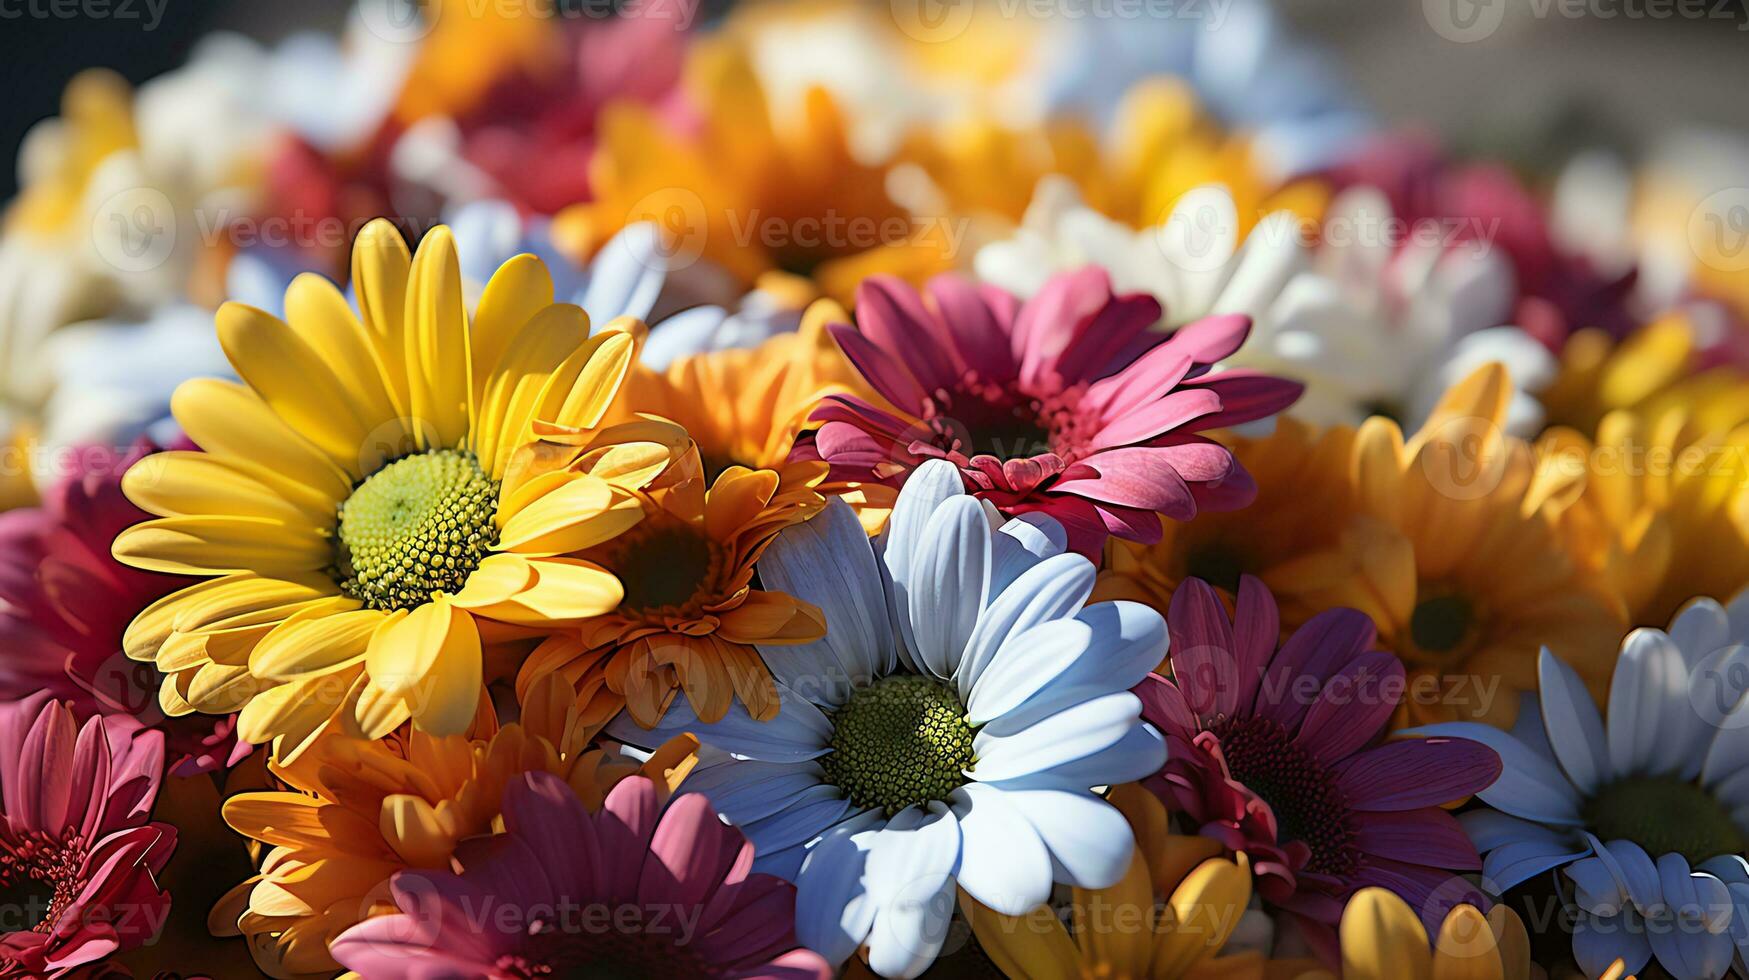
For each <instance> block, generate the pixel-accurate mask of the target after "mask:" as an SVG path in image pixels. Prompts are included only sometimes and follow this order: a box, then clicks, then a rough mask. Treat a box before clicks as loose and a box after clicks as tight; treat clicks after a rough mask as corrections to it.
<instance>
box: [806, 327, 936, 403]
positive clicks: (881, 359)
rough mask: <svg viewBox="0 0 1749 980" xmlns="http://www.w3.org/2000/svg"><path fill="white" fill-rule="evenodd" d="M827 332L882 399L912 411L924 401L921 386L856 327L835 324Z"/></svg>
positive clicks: (902, 366) (907, 371) (908, 372)
mask: <svg viewBox="0 0 1749 980" xmlns="http://www.w3.org/2000/svg"><path fill="white" fill-rule="evenodd" d="M826 329H827V331H828V332H830V333H831V334H832V339H833V340H836V341H838V348H839V349H840V350H842V351H844V356H845V357H848V358H850V363H851V365H853V366H854V367H855V368H856V370H857V372H858V373H859V374H861V375H862V376H863V378H864V380H866V381H868V383H869V384H870V385H871V386H873V388H874V390H876V391H878V392H880V393H881V397H882V398H885V399H886V400H887V401H890V402H892V403H893V404H894V405H898V406H900V407H901V408H907V409H910V410H912V411H917V410H919V409H920V408H921V407H922V405H923V402H924V399H925V398H926V395H925V393H924V390H923V387H922V386H921V385H919V384H918V383H917V379H916V378H914V377H912V376H911V372H910V371H909V370H907V369H906V368H905V366H904V365H902V364H900V363H899V362H898V361H896V360H894V359H893V357H892V355H890V354H888V353H887V352H886V351H884V350H882V349H881V348H879V347H877V346H875V345H874V343H872V342H871V341H870V340H869V339H868V338H867V337H864V336H863V335H862V334H860V333H857V331H856V328H855V327H850V326H846V325H844V324H842V323H834V324H832V325H831V326H828V327H827V328H826Z"/></svg>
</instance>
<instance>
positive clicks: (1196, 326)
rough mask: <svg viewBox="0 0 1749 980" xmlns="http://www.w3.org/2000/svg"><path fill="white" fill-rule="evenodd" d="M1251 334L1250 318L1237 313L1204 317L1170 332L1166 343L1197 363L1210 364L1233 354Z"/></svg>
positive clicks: (1176, 351) (1174, 350)
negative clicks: (1170, 334) (1169, 337)
mask: <svg viewBox="0 0 1749 980" xmlns="http://www.w3.org/2000/svg"><path fill="white" fill-rule="evenodd" d="M1250 333H1251V318H1250V317H1248V316H1245V315H1243V314H1240V313H1227V314H1221V315H1218V316H1205V317H1203V318H1202V319H1200V320H1195V321H1192V322H1190V323H1187V324H1185V325H1184V326H1182V327H1179V328H1178V329H1177V330H1174V331H1173V332H1172V337H1171V339H1169V340H1167V342H1166V346H1168V347H1170V348H1172V350H1173V352H1174V353H1178V354H1183V355H1185V356H1188V357H1190V358H1191V359H1193V360H1195V361H1196V362H1197V363H1198V364H1213V363H1215V362H1217V361H1223V360H1226V359H1227V358H1229V357H1232V356H1233V353H1234V352H1235V351H1237V350H1238V349H1239V348H1240V347H1241V346H1242V345H1243V344H1244V343H1245V338H1246V337H1247V336H1249V335H1250Z"/></svg>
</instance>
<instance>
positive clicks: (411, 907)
mask: <svg viewBox="0 0 1749 980" xmlns="http://www.w3.org/2000/svg"><path fill="white" fill-rule="evenodd" d="M504 830H505V832H504V833H502V834H497V835H494V836H490V837H477V838H474V839H472V840H469V841H464V842H463V843H462V845H461V847H460V848H459V849H458V851H457V853H456V860H457V861H458V862H459V863H460V864H461V866H462V871H461V873H460V874H451V873H449V872H447V871H402V872H400V873H399V874H397V875H395V877H394V879H393V881H392V882H391V884H390V891H391V893H392V894H393V896H394V900H395V905H396V907H397V908H399V909H400V911H399V912H398V913H395V914H390V915H386V916H379V917H377V918H374V919H368V920H366V921H364V922H361V923H359V924H358V925H356V926H353V927H352V928H350V929H348V930H346V931H345V932H344V933H342V934H340V936H339V937H338V938H336V939H335V940H334V942H333V943H332V944H330V946H329V952H331V953H332V954H333V955H334V958H335V959H336V960H338V961H340V963H341V964H342V965H344V966H345V967H347V968H348V969H350V970H355V971H357V972H358V973H359V974H361V975H363V976H367V977H371V978H373V980H387V978H390V977H408V978H412V977H439V976H444V977H450V976H454V977H479V978H489V980H525V978H529V977H546V976H625V977H646V976H647V977H656V976H686V977H771V978H783V980H825V978H827V977H830V976H831V970H830V968H829V967H828V966H827V965H826V961H825V960H823V959H821V958H820V957H819V955H818V954H815V953H812V952H810V951H808V950H805V949H800V948H797V946H796V940H795V903H796V890H795V886H794V885H791V884H790V883H789V882H786V881H783V880H782V879H779V878H774V877H771V876H770V875H763V874H749V873H748V869H750V868H751V867H752V866H753V845H752V844H751V843H749V842H748V841H747V838H746V837H744V836H742V834H741V832H740V831H739V830H736V829H735V828H733V827H730V826H728V825H727V824H724V823H723V822H722V821H720V820H718V819H717V814H716V811H715V810H713V809H711V806H710V803H709V802H708V801H707V800H706V799H705V798H704V797H703V796H700V795H698V794H696V793H693V794H687V795H684V796H679V797H676V798H675V799H674V800H673V801H672V802H671V803H670V804H669V805H668V807H667V809H666V810H663V809H662V808H661V807H659V806H658V804H657V796H656V790H655V787H654V786H653V785H652V784H651V782H650V781H649V780H648V779H645V778H643V777H637V776H634V777H632V778H629V779H626V780H624V781H622V782H621V783H620V784H619V785H618V786H615V787H614V789H613V792H611V793H609V794H608V796H607V800H606V802H605V803H604V805H603V806H602V809H601V812H600V813H597V814H590V813H589V812H588V811H587V810H585V809H584V807H583V804H582V803H581V802H580V801H579V800H578V799H577V797H576V794H574V793H572V792H571V790H570V788H569V787H567V786H566V785H565V782H564V781H563V780H561V779H559V778H558V777H557V776H554V775H552V774H551V773H546V772H530V773H526V774H524V775H523V776H522V777H520V779H519V780H518V781H516V782H513V783H512V784H511V785H510V786H509V787H508V788H507V789H506V790H505V793H504Z"/></svg>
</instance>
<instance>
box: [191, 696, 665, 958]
mask: <svg viewBox="0 0 1749 980" xmlns="http://www.w3.org/2000/svg"><path fill="white" fill-rule="evenodd" d="M493 727H495V726H494V725H493V723H492V722H491V719H490V716H489V715H488V716H487V718H486V724H485V726H484V731H483V732H482V733H480V734H479V735H478V736H476V737H474V738H471V739H470V738H467V737H463V736H460V735H452V736H447V737H441V738H440V737H437V736H433V735H427V734H425V733H423V732H420V731H418V730H417V729H408V728H404V729H401V730H399V731H397V732H395V733H393V734H391V735H390V736H389V737H387V738H384V739H380V740H377V741H364V740H362V739H356V738H351V737H348V736H345V735H338V734H333V735H325V736H323V737H321V738H319V739H317V740H316V743H315V745H313V746H312V747H311V748H310V749H309V750H308V751H307V752H305V753H304V754H303V756H302V757H301V758H300V759H298V760H297V762H295V763H291V764H287V763H284V762H274V763H271V764H270V765H269V768H270V769H271V771H272V773H273V775H274V776H276V777H277V778H278V779H279V781H280V782H281V783H283V784H284V785H285V786H286V789H284V790H275V791H267V792H254V793H240V794H237V795H235V796H233V797H231V798H230V799H228V800H226V801H225V806H224V818H225V822H226V823H228V824H230V826H231V829H233V830H235V831H236V832H238V833H240V834H243V835H245V836H247V837H249V838H250V839H251V840H255V841H259V842H261V843H262V844H263V845H265V846H266V848H267V851H266V854H265V855H264V856H263V858H262V861H261V872H260V874H258V875H256V876H254V877H253V878H251V879H250V880H249V881H246V882H244V883H243V884H242V885H240V886H238V887H237V888H236V889H234V890H233V892H232V895H231V899H230V901H227V902H221V903H220V904H221V908H223V909H226V910H232V909H240V914H237V915H236V916H235V918H234V919H232V920H231V921H229V922H226V921H224V920H223V919H221V920H220V921H219V922H217V923H215V924H216V925H218V926H220V927H221V928H222V929H223V931H224V932H226V933H228V934H232V935H235V934H237V933H241V934H242V935H244V936H245V937H247V938H248V939H249V941H250V945H251V948H252V950H253V951H254V952H255V954H256V958H257V961H258V962H259V963H260V964H261V965H262V967H263V969H266V970H268V971H269V972H271V973H274V974H275V975H280V976H283V975H286V974H288V973H289V974H303V973H314V972H319V971H332V970H335V969H338V964H336V963H335V962H334V960H333V959H332V958H330V957H329V955H328V944H329V942H330V941H331V940H333V938H334V937H335V936H337V935H339V934H340V933H342V932H344V931H346V929H347V928H348V927H350V926H352V925H355V924H357V923H358V922H360V921H362V920H363V919H366V918H368V917H370V916H373V915H379V914H382V913H385V912H393V911H395V905H394V902H393V901H392V899H391V898H390V896H389V890H388V883H389V878H390V877H392V876H393V875H394V874H395V872H397V871H401V870H403V869H406V868H447V867H449V864H450V857H451V855H452V854H453V853H454V851H455V847H456V844H457V842H459V841H461V840H462V839H464V838H467V837H473V836H476V835H479V834H485V833H492V832H494V831H496V830H500V829H502V826H501V823H500V815H499V805H500V802H501V800H502V799H503V795H504V788H505V786H506V785H508V784H509V782H510V781H511V780H512V779H513V778H514V777H515V776H517V775H519V774H521V773H525V772H550V773H553V774H555V775H557V776H559V777H561V778H563V779H564V780H565V781H566V782H567V783H569V784H570V786H571V788H572V790H574V791H575V792H576V793H577V796H578V797H579V798H580V799H581V800H582V801H583V803H584V804H585V805H586V806H588V807H589V808H590V809H599V808H600V807H601V804H602V801H603V800H604V799H605V798H606V797H607V794H608V792H609V791H611V790H612V789H613V787H614V786H615V785H616V784H618V783H619V781H620V780H622V779H624V778H626V777H627V776H632V775H642V776H647V777H649V778H650V779H651V780H652V781H653V782H654V783H655V784H656V785H657V787H658V788H659V789H663V790H665V791H666V792H670V793H671V792H673V790H674V789H675V788H676V787H677V786H679V784H680V781H681V780H682V779H683V778H685V776H686V774H687V773H688V772H690V771H691V769H692V766H693V764H694V762H695V761H696V759H695V757H694V756H693V754H692V753H693V751H694V750H695V749H696V748H697V745H698V743H697V742H696V741H694V740H692V739H691V738H689V737H682V738H678V739H675V740H674V741H672V742H669V743H668V744H667V745H664V746H663V747H662V748H660V749H658V750H657V751H656V752H655V753H654V754H653V755H652V756H651V757H650V758H649V760H648V761H644V762H639V761H638V760H637V759H635V758H633V757H631V756H628V755H624V754H622V753H621V752H619V751H618V750H616V749H604V748H587V746H588V745H589V739H588V735H587V734H586V728H585V726H583V725H582V724H581V723H580V721H579V719H578V716H577V713H576V711H575V710H574V709H573V708H572V706H571V702H570V698H569V697H568V692H566V691H564V689H563V687H562V686H561V685H558V684H546V685H541V686H540V687H539V688H537V689H536V690H534V691H533V692H531V695H530V697H529V698H528V700H527V702H526V704H525V705H524V709H523V720H522V722H521V723H519V724H513V725H506V726H504V727H503V728H502V729H499V730H497V731H495V732H494V731H493V730H492V729H493Z"/></svg>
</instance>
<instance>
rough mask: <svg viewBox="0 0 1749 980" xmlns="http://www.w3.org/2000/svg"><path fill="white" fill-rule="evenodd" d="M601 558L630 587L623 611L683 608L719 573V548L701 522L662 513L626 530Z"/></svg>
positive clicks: (622, 583) (635, 612)
mask: <svg viewBox="0 0 1749 980" xmlns="http://www.w3.org/2000/svg"><path fill="white" fill-rule="evenodd" d="M602 564H603V565H605V566H606V567H608V568H609V569H611V570H612V571H613V573H614V574H615V575H617V576H618V577H619V580H620V584H621V585H623V586H624V587H625V598H624V599H623V600H621V601H620V604H619V608H620V611H621V612H625V613H632V614H648V613H653V612H657V611H660V610H663V609H682V608H685V607H686V606H688V605H690V604H691V603H692V602H694V601H695V600H696V599H697V598H698V596H699V593H700V592H702V591H704V590H705V588H706V587H707V586H708V585H709V584H710V582H711V581H712V580H713V579H714V578H715V577H716V570H717V564H718V562H717V549H716V547H715V546H714V545H712V543H711V542H710V540H709V539H707V538H706V537H705V536H704V535H703V534H702V533H700V531H699V530H698V529H697V528H694V527H692V526H691V525H689V524H686V523H683V522H681V521H678V520H674V519H672V518H668V517H666V515H657V516H654V517H651V518H648V519H646V520H645V522H644V524H643V525H641V526H640V527H638V528H635V529H633V530H632V531H631V532H629V533H627V534H624V535H621V537H620V538H619V539H618V540H616V541H615V542H614V543H613V546H612V551H611V554H610V555H609V556H607V557H605V558H604V559H603V560H602Z"/></svg>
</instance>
